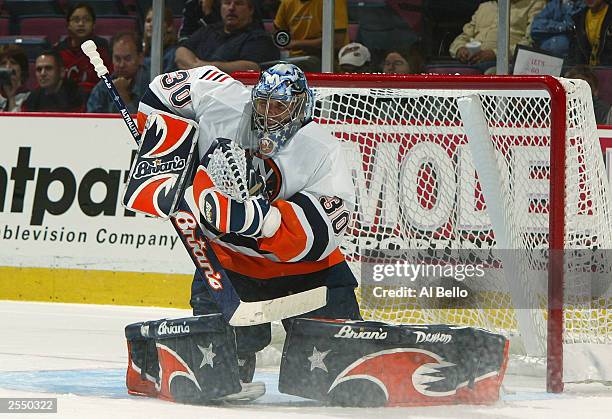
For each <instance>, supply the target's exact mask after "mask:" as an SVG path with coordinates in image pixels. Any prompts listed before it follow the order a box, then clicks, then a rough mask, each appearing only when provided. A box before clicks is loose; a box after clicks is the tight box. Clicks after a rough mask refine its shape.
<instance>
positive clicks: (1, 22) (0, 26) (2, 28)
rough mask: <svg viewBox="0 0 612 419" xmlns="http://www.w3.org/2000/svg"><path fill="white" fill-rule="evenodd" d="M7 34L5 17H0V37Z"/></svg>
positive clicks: (7, 27)
mask: <svg viewBox="0 0 612 419" xmlns="http://www.w3.org/2000/svg"><path fill="white" fill-rule="evenodd" d="M8 34H9V20H8V18H6V17H0V36H6V35H8Z"/></svg>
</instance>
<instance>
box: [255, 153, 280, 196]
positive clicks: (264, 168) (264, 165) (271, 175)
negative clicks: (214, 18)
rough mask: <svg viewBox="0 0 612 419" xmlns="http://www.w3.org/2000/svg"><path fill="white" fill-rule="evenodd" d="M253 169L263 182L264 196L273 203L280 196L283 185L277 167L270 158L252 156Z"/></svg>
mask: <svg viewBox="0 0 612 419" xmlns="http://www.w3.org/2000/svg"><path fill="white" fill-rule="evenodd" d="M253 168H254V169H255V171H256V172H257V174H258V175H260V176H261V177H262V178H263V179H264V182H265V191H266V196H267V198H268V200H269V201H270V202H272V201H274V200H275V199H276V198H277V197H278V195H279V194H280V191H281V187H282V184H283V176H282V174H281V171H280V169H279V168H278V165H277V164H276V163H275V162H274V159H272V158H262V157H261V156H258V155H255V156H253Z"/></svg>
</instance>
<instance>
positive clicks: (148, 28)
mask: <svg viewBox="0 0 612 419" xmlns="http://www.w3.org/2000/svg"><path fill="white" fill-rule="evenodd" d="M164 27H165V31H164V33H163V44H164V52H163V61H162V73H169V72H171V71H174V70H176V69H177V68H176V64H174V52H175V51H176V31H175V30H174V18H173V16H172V10H171V9H169V8H168V7H166V8H165V10H164ZM142 32H143V34H144V36H143V41H142V47H143V48H142V50H143V52H144V56H145V58H144V65H145V67H147V69H150V68H151V37H152V35H153V9H152V8H149V10H148V11H147V14H146V16H145V21H144V28H143V31H142ZM147 71H148V70H147Z"/></svg>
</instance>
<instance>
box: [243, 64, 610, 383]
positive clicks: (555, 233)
mask: <svg viewBox="0 0 612 419" xmlns="http://www.w3.org/2000/svg"><path fill="white" fill-rule="evenodd" d="M234 77H236V78H237V79H239V80H240V81H242V82H243V83H244V84H246V85H253V84H255V82H256V81H257V78H258V74H257V73H238V74H236V75H234ZM307 78H308V81H309V84H310V86H311V87H312V88H314V89H315V90H316V92H317V97H318V98H319V99H320V100H321V98H322V97H325V99H323V100H331V102H332V105H331V106H332V107H334V106H335V105H334V104H333V103H335V102H334V101H336V102H337V101H338V99H337V98H338V97H341V96H342V95H344V94H346V95H347V96H350V95H356V96H361V95H363V97H364V98H366V99H360V100H365V101H363V102H362V103H361V104H360V105H357V106H355V107H354V110H348V111H346V112H347V113H345V114H342V113H341V112H342V111H340V113H339V112H335V113H334V116H333V117H332V118H331V119H330V117H329V115H326V116H325V117H321V115H316V117H317V120H318V122H320V123H322V124H326V123H330V121H332V119H334V118H335V121H332V122H331V123H332V124H335V123H337V122H338V121H340V123H342V119H343V118H345V121H351V120H354V119H355V118H357V119H360V121H359V124H360V125H363V124H367V123H368V121H369V122H370V123H371V124H372V125H377V124H379V123H380V121H381V118H380V116H379V115H377V116H376V117H372V118H370V119H369V120H368V118H367V116H364V115H363V112H361V110H360V108H361V107H363V106H366V107H367V106H372V108H374V107H375V106H376V105H375V104H374V102H373V101H372V103H369V102H368V99H367V97H368V96H371V95H376V97H384V95H385V94H386V93H385V92H391V93H389V94H390V95H392V96H393V97H400V96H401V95H402V92H406V96H407V97H429V96H428V95H430V94H431V97H436V95H437V93H436V92H443V96H444V97H445V98H449V97H450V98H453V97H461V96H463V95H467V94H477V95H478V94H483V95H484V96H486V95H488V94H489V93H490V92H494V93H493V95H495V94H497V93H495V92H502V93H500V97H506V99H505V102H504V109H505V110H504V111H505V112H507V109H508V108H509V107H510V106H516V107H517V108H516V109H517V110H516V112H515V113H514V115H516V119H517V120H515V121H513V123H514V126H513V127H514V128H517V127H518V128H520V125H521V124H522V123H525V124H526V125H531V124H532V122H533V121H520V120H519V118H520V117H522V116H526V117H527V118H529V117H530V116H529V113H527V115H525V114H522V112H523V111H521V107H523V108H524V107H529V106H533V108H532V109H533V110H534V115H533V119H534V120H537V124H539V126H538V127H537V128H539V129H544V130H546V132H547V134H545V136H546V137H547V138H548V139H547V140H546V146H547V147H548V149H549V150H548V153H549V156H548V161H549V169H548V170H549V174H548V179H549V182H548V183H549V185H550V188H549V192H548V193H549V195H548V198H547V200H548V205H547V209H546V210H545V211H543V212H547V219H548V225H547V229H548V232H547V247H548V249H549V251H550V253H549V255H550V259H549V266H548V271H547V282H548V287H547V293H548V296H547V309H546V311H547V313H546V314H545V315H544V318H545V319H546V320H545V322H546V332H545V334H546V336H545V342H546V344H545V346H546V359H547V389H548V391H550V392H561V391H563V381H564V380H563V365H564V363H563V346H564V310H563V304H564V275H565V272H564V263H565V262H564V250H565V249H566V248H567V246H566V234H567V232H566V228H567V223H566V208H567V206H568V204H567V202H566V189H567V187H566V186H567V185H566V183H567V180H566V171H567V170H568V169H567V161H568V156H567V153H566V150H567V147H568V144H569V142H570V139H569V135H568V119H571V115H570V114H571V113H572V112H573V113H575V112H583V110H582V109H578V108H581V107H586V113H588V110H589V108H588V103H586V102H585V101H584V99H583V98H584V97H587V95H586V94H584V92H581V93H580V95H579V96H580V98H582V99H580V98H578V96H576V97H574V96H572V97H571V98H570V97H569V96H568V83H567V81H563V80H561V79H557V78H554V77H551V76H459V75H382V74H322V73H311V74H307ZM578 84H580V82H578ZM579 87H580V88H579V89H576V90H581V89H582V90H584V86H583V85H580V86H579ZM531 92H533V95H534V98H537V99H530V94H531ZM513 93H517V97H519V98H520V99H514V98H512V95H513ZM587 93H588V97H589V98H590V93H589V92H587ZM441 94H442V93H441ZM572 94H574V93H572ZM334 95H336V96H334ZM330 98H331V99H330ZM577 98H578V99H577ZM423 100H425V101H428V100H429V99H423ZM451 100H452V99H451ZM495 100H498V99H495ZM580 100H582V101H583V102H580ZM514 102H516V103H514ZM534 102H537V104H534ZM540 102H541V103H540ZM578 102H579V104H577V103H578ZM393 103H398V104H399V103H401V100H397V101H395V102H393ZM420 103H427V104H429V105H431V104H442V103H444V102H443V101H440V100H439V99H431V100H429V102H420ZM568 104H569V105H570V106H573V107H574V108H570V107H569V106H568ZM583 105H584V106H583ZM432 107H434V106H432ZM343 109H346V108H343ZM536 109H537V115H536V114H535V110H536ZM353 111H354V112H355V114H352V113H351V112H353ZM321 112H322V111H321ZM420 112H421V111H419V110H417V111H415V114H414V115H411V116H410V117H408V116H405V112H404V114H403V115H402V116H401V117H399V118H395V120H396V121H398V120H401V121H403V122H402V123H404V124H405V125H406V126H408V125H410V123H411V118H413V117H414V118H417V119H418V118H419V117H422V116H424V114H422V113H420ZM442 112H444V111H442ZM492 112H493V111H492ZM511 112H513V111H510V113H508V114H509V115H512V113H511ZM591 113H592V110H591ZM357 114H359V116H358V117H356V116H355V115H357ZM519 114H520V116H519ZM544 114H546V115H544ZM387 115H389V114H387ZM432 115H433V112H432V114H427V115H426V117H427V118H430V117H432ZM456 117H457V116H456V115H454V116H449V115H447V114H445V115H444V116H443V117H442V118H441V119H440V120H439V121H435V122H432V123H431V124H430V125H429V126H430V127H434V126H440V125H442V126H444V125H449V126H454V125H455V121H454V120H453V118H456ZM584 118H586V119H584V120H585V121H586V120H588V119H589V118H590V116H588V115H587V116H585V117H584ZM502 119H503V118H502ZM449 121H451V122H449ZM589 122H590V120H589ZM592 122H593V124H594V118H593V121H592ZM383 125H384V123H383ZM336 128H337V126H336ZM336 128H333V129H332V131H333V130H334V129H336ZM457 128H459V127H457ZM497 128H500V126H499V125H498V126H497ZM340 129H341V128H340ZM381 129H382V128H381ZM424 129H425V130H426V129H427V128H426V127H425V128H424ZM501 129H503V126H502V127H501ZM572 129H574V130H575V129H576V127H572ZM582 129H584V130H585V131H588V130H593V129H592V128H591V127H589V126H585V127H582ZM595 131H596V129H595ZM334 134H335V135H336V136H338V137H339V138H344V139H346V136H344V137H343V135H341V134H340V133H339V131H334ZM381 135H382V136H384V135H385V134H381ZM389 135H390V134H389ZM518 135H519V136H521V135H523V134H521V133H519V134H518ZM529 135H531V134H529ZM526 136H528V135H526ZM536 137H537V136H536ZM572 138H573V137H572ZM581 138H582V137H581ZM381 141H383V140H381ZM538 141H540V140H538ZM572 141H575V140H572ZM541 144H543V143H541ZM597 147H599V145H598V144H597ZM583 159H584V157H583ZM597 170H599V169H597ZM369 175H371V174H369ZM597 182H599V181H596V182H595V183H597ZM572 205H574V204H572ZM605 211H606V210H605ZM604 218H605V220H604V221H603V224H604V225H605V226H607V227H610V223H609V217H608V214H607V212H606V214H604ZM606 244H608V243H606ZM608 246H609V244H608ZM519 248H520V246H519ZM604 313H605V314H604V316H605V319H606V320H605V321H606V322H608V321H609V315H608V314H607V312H604ZM606 327H607V326H606Z"/></svg>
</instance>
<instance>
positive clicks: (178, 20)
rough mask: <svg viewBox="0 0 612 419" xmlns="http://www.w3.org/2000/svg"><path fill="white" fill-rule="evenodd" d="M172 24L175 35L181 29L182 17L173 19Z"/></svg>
mask: <svg viewBox="0 0 612 419" xmlns="http://www.w3.org/2000/svg"><path fill="white" fill-rule="evenodd" d="M172 23H174V30H175V31H176V33H178V31H179V30H180V29H181V25H182V24H183V17H182V16H179V17H175V18H174V20H173V21H172Z"/></svg>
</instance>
